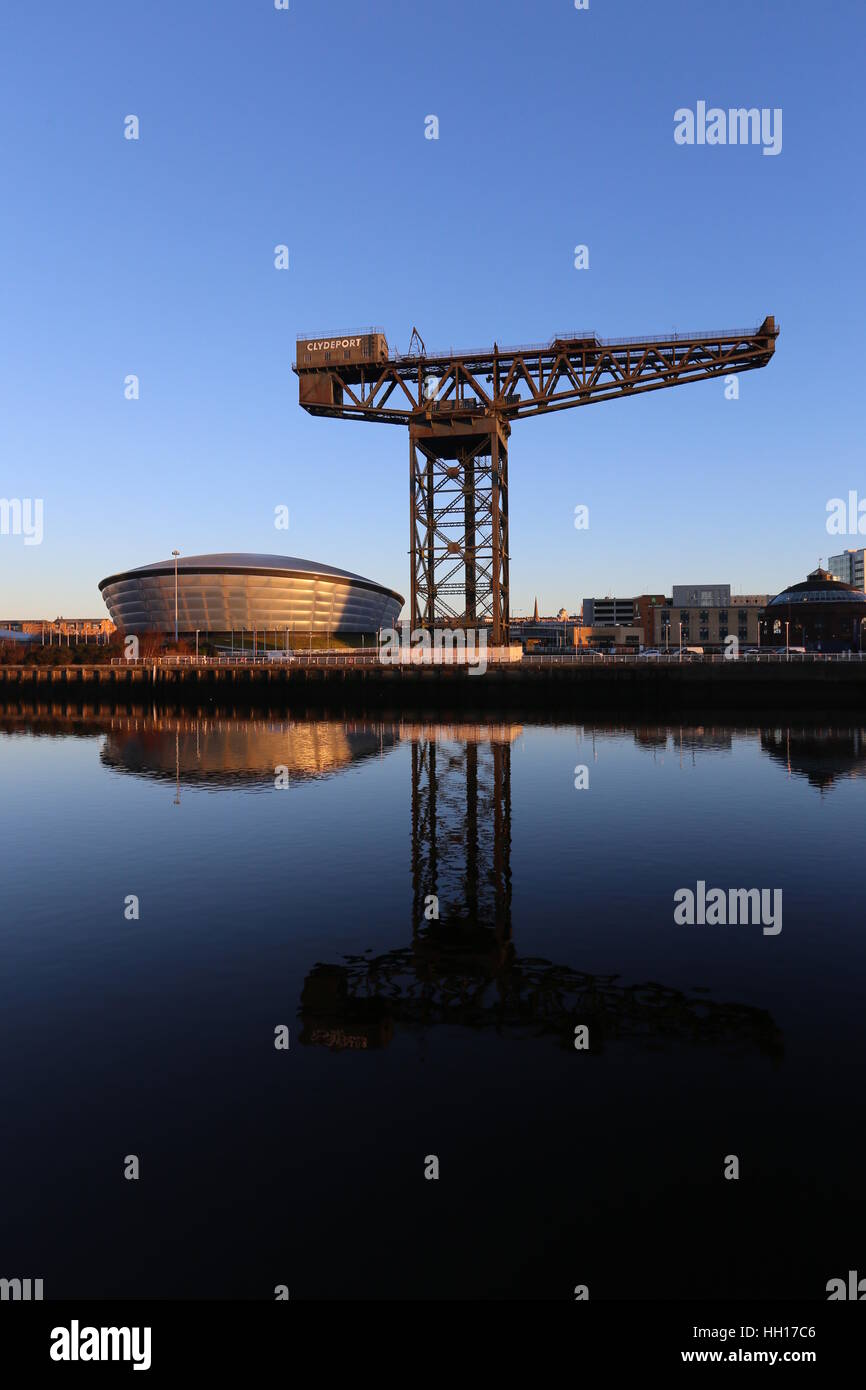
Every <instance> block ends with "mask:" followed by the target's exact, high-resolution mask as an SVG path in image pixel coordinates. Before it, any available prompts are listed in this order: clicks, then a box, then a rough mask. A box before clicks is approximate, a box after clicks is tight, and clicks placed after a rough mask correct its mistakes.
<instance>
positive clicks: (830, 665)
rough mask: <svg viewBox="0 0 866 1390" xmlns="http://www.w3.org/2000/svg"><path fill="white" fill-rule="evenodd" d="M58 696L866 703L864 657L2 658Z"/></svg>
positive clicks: (24, 684) (21, 686) (826, 708)
mask: <svg viewBox="0 0 866 1390" xmlns="http://www.w3.org/2000/svg"><path fill="white" fill-rule="evenodd" d="M54 696H59V697H63V698H67V699H70V698H71V699H73V700H75V701H84V702H86V703H91V702H95V703H98V704H110V703H112V702H114V701H116V702H118V703H126V702H127V701H130V700H131V701H132V702H134V703H137V702H143V703H145V704H147V705H150V704H153V703H157V704H162V703H164V702H169V703H172V704H178V705H181V706H185V707H189V705H196V706H208V705H211V704H214V703H218V704H220V705H222V706H228V707H234V706H238V707H249V706H252V707H260V706H261V705H263V704H264V705H267V706H271V707H281V708H285V709H294V708H297V707H299V706H301V707H304V708H316V707H319V706H323V707H327V708H334V707H335V706H337V707H340V708H341V709H343V710H352V711H355V712H358V711H359V710H361V709H364V710H381V709H383V708H388V709H391V710H399V709H402V708H412V709H415V708H418V707H419V706H424V707H427V708H431V709H439V708H451V709H455V708H459V709H467V710H470V709H471V710H473V711H478V712H481V713H486V712H488V711H490V710H493V709H497V708H499V709H502V708H509V709H511V708H518V709H519V708H527V709H540V708H541V709H544V710H546V711H550V712H554V711H556V712H559V713H563V714H569V713H574V714H580V713H581V712H582V711H583V710H584V709H586V708H595V709H598V708H604V707H606V706H609V705H610V706H614V707H616V708H618V709H626V710H631V711H633V712H637V713H640V712H643V711H646V710H647V709H651V710H653V711H656V712H658V711H662V710H666V709H676V710H682V709H684V708H687V709H689V710H691V711H695V712H703V711H710V710H713V711H716V712H719V711H728V710H731V711H732V710H751V711H754V712H756V713H762V714H765V715H770V716H772V715H774V714H775V713H776V712H778V711H779V710H780V709H787V710H806V709H808V710H809V711H810V712H811V713H813V714H815V715H818V714H819V713H835V712H837V711H840V710H847V711H851V710H857V709H861V708H863V707H864V706H866V662H861V661H858V660H853V661H850V662H848V661H839V660H837V661H821V660H810V661H797V660H791V661H790V662H786V661H784V660H781V661H779V660H776V661H772V662H763V661H762V662H750V661H745V660H743V661H684V662H682V663H680V662H677V661H664V662H654V661H649V660H644V661H641V660H632V661H629V660H616V661H607V662H601V661H599V662H589V661H576V662H562V661H560V662H557V661H556V660H554V661H550V662H545V661H535V660H533V661H523V662H516V663H512V664H503V665H491V666H489V667H488V668H487V670H486V671H485V672H484V673H483V674H481V673H480V672H478V671H477V670H475V671H473V669H472V668H467V667H466V666H460V665H441V666H440V665H430V666H428V665H403V666H390V665H383V664H380V663H373V662H365V663H358V664H354V665H349V664H344V663H341V664H335V665H327V664H322V663H297V664H290V665H282V664H279V665H277V664H260V665H252V664H234V665H231V664H229V665H214V664H203V663H202V664H189V665H175V664H167V663H162V664H153V665H150V664H144V663H139V664H129V665H127V664H118V665H113V666H112V665H104V664H100V665H95V664H94V665H84V664H80V665H78V664H76V665H70V666H60V665H58V666H52V667H44V666H3V667H0V698H2V699H5V700H23V701H28V702H29V701H32V700H34V699H35V700H36V701H37V702H38V701H41V700H45V699H49V700H50V699H52V698H53V697H54Z"/></svg>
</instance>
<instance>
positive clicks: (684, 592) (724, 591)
mask: <svg viewBox="0 0 866 1390" xmlns="http://www.w3.org/2000/svg"><path fill="white" fill-rule="evenodd" d="M730 603H731V586H730V584H675V585H674V588H673V599H672V604H673V607H674V608H729V607H730Z"/></svg>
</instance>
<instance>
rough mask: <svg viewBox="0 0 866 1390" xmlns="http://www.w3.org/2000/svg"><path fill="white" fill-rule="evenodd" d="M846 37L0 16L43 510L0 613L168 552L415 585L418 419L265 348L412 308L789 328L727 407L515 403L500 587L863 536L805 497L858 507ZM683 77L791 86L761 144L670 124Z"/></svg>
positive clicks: (740, 28)
mask: <svg viewBox="0 0 866 1390" xmlns="http://www.w3.org/2000/svg"><path fill="white" fill-rule="evenodd" d="M864 38H866V6H864V5H863V3H862V0H834V3H832V4H829V5H819V4H818V3H814V2H813V0H761V3H755V0H728V2H727V3H726V4H724V5H719V4H711V3H709V2H708V0H707V3H704V2H703V0H663V3H662V2H659V3H653V2H652V0H590V5H589V9H588V10H585V11H578V10H576V9H575V7H574V0H471V3H469V2H468V0H437V3H436V4H426V3H421V2H420V0H411V3H410V0H366V3H364V4H359V3H357V0H291V5H290V9H289V10H288V11H278V10H276V9H275V7H274V3H273V0H147V3H146V4H139V5H124V4H117V3H110V2H109V0H83V3H80V4H69V3H63V0H46V3H40V4H26V3H18V4H17V5H14V6H11V7H8V8H7V9H6V11H5V14H4V19H3V32H2V47H0V79H2V80H0V178H2V199H0V252H2V267H3V274H2V281H0V354H2V360H0V464H2V467H0V496H2V497H6V498H21V499H24V498H34V499H36V498H39V499H42V500H43V505H44V539H43V541H42V544H41V545H32V546H25V545H24V542H23V538H22V537H21V536H12V535H3V536H0V619H2V618H13V617H53V616H55V615H56V614H58V613H62V614H66V615H78V616H90V615H95V614H98V613H101V612H103V611H104V610H103V606H102V601H101V598H100V596H99V593H98V590H97V584H98V581H99V580H100V579H101V578H103V577H104V576H105V575H107V574H110V573H112V572H115V571H117V570H118V569H122V568H126V567H128V566H131V565H136V564H146V563H149V562H151V561H155V560H158V559H162V558H164V557H166V556H167V555H168V554H169V553H170V551H171V550H172V549H173V548H175V547H176V548H178V549H179V550H180V551H181V552H182V553H184V554H187V555H189V554H194V553H200V552H203V551H220V550H250V551H264V552H272V553H273V552H276V553H287V554H295V555H301V556H304V557H307V558H309V559H313V560H318V561H324V562H327V563H331V564H336V565H341V566H344V567H346V568H348V569H352V570H357V571H359V572H360V573H362V574H366V575H369V576H371V577H373V578H376V579H379V580H381V581H382V582H384V583H386V584H389V585H391V586H393V587H395V588H397V589H398V590H399V591H400V592H401V593H404V594H407V593H408V557H407V546H408V441H407V432H406V431H405V430H404V429H395V428H393V427H388V426H385V425H373V424H369V423H366V422H363V423H352V422H346V421H338V420H334V421H331V420H320V419H313V418H310V417H308V416H307V415H306V414H305V413H304V412H302V411H301V410H300V409H299V407H298V402H297V396H298V391H297V378H296V377H295V376H294V375H293V373H292V372H291V362H292V358H293V355H294V341H295V336H296V334H297V333H312V332H323V331H324V332H334V331H341V332H345V331H349V330H354V329H357V328H359V327H363V326H366V325H372V324H379V325H382V326H383V327H384V328H385V330H386V333H387V334H388V337H389V341H390V342H391V343H392V344H393V345H394V346H396V347H397V348H399V349H401V350H405V349H406V348H407V347H408V342H409V335H410V332H411V329H412V326H413V324H417V326H418V328H419V329H420V331H421V333H422V334H423V336H424V338H425V340H426V342H427V344H428V346H429V347H448V346H452V345H453V346H455V347H459V346H464V345H465V346H479V345H482V344H491V345H492V343H493V341H494V339H496V340H497V341H498V342H499V343H500V344H505V343H525V342H538V341H542V340H545V339H547V338H549V337H550V336H552V335H553V334H554V333H555V332H557V331H559V330H562V329H567V328H591V329H594V330H595V331H596V332H598V333H599V335H600V336H602V337H616V336H624V335H627V334H635V335H646V334H653V333H665V332H668V331H669V330H671V329H673V328H676V329H679V330H693V329H717V328H723V327H731V328H739V327H741V326H746V325H749V326H752V325H757V324H758V323H760V321H761V320H762V319H763V318H764V316H765V315H766V314H769V313H772V314H775V316H776V318H777V321H778V322H779V323H780V324H781V336H780V338H779V340H778V344H777V351H776V356H775V359H774V360H773V362H772V363H771V364H770V366H769V367H768V368H767V369H765V370H763V371H759V372H751V373H747V374H744V375H743V376H741V377H740V378H739V385H740V396H739V399H738V400H736V401H732V400H726V399H725V394H724V387H723V384H722V382H721V381H714V382H706V383H702V384H698V385H690V386H685V387H682V388H679V389H675V390H672V391H663V392H656V393H652V394H649V395H647V396H644V397H642V398H638V399H634V400H631V401H616V402H610V403H605V404H596V405H593V406H591V407H590V408H589V409H580V410H573V411H563V412H561V413H558V414H557V415H555V416H552V417H550V418H547V419H535V420H527V421H525V422H522V423H518V424H517V425H516V426H515V428H514V432H513V434H512V438H511V453H510V470H511V580H512V610H513V611H514V612H518V613H519V612H525V611H527V610H529V609H530V608H531V605H532V602H533V599H534V597H535V595H536V594H537V595H538V597H539V602H540V606H541V608H542V611H546V612H554V611H556V610H557V609H558V608H559V607H560V606H561V605H563V604H564V605H566V606H567V607H568V608H569V609H574V608H576V607H577V606H578V604H579V602H580V600H581V599H582V598H583V597H584V596H585V595H590V594H604V593H617V594H632V593H635V592H642V591H650V592H666V593H670V591H671V586H672V585H673V584H675V583H698V582H701V581H705V582H712V583H724V582H730V583H731V584H732V585H733V586H734V587H735V589H736V590H738V591H754V592H765V591H770V592H775V591H777V590H778V589H780V588H781V587H783V586H784V585H785V584H786V583H789V582H791V581H792V580H795V579H798V578H800V577H802V576H803V575H804V574H805V572H806V570H807V569H809V568H811V567H813V566H814V564H815V563H816V562H817V560H818V558H819V556H823V557H824V558H826V557H827V555H829V554H830V553H833V552H835V551H838V550H841V549H844V548H845V546H846V545H856V544H858V543H863V540H862V538H861V540H860V541H859V542H858V539H857V538H856V537H852V538H848V539H845V538H840V537H838V536H828V534H827V531H826V526H825V521H826V504H827V501H828V499H830V498H831V497H835V496H847V493H848V491H849V489H851V488H854V489H859V490H860V492H861V494H862V495H863V496H864V497H866V470H864V467H863V409H864V407H863V399H864V391H863V383H862V379H861V377H860V372H859V357H860V347H861V342H860V333H861V327H862V322H861V320H862V317H863V307H864V293H863V291H864V271H863V229H864V192H863V166H864V143H866V131H864V124H866V123H864V101H863V95H862V63H863V51H864ZM698 101H706V102H707V104H708V106H718V107H722V108H725V109H727V108H729V107H739V106H747V107H751V106H755V107H759V108H769V109H774V108H777V107H778V108H781V109H782V112H783V123H782V149H781V152H780V153H779V154H777V155H764V154H763V152H762V149H761V147H760V146H738V145H725V146H709V145H703V146H699V145H693V146H684V145H678V144H676V143H675V141H674V112H675V111H676V110H677V109H678V108H681V107H690V108H692V109H695V108H696V105H697V102H698ZM128 115H136V116H137V117H138V118H139V121H140V138H139V139H138V140H137V141H136V140H127V139H125V138H124V119H125V117H127V116H128ZM429 115H436V116H437V117H438V120H439V139H438V140H429V139H426V138H425V117H427V116H429ZM278 244H286V245H287V246H288V247H289V252H290V268H289V269H288V270H287V271H279V270H276V269H275V268H274V247H275V246H276V245H278ZM578 244H585V245H587V246H588V248H589V261H590V264H589V269H587V270H576V269H575V268H574V248H575V246H576V245H578ZM132 373H134V374H136V375H137V376H138V377H139V380H140V399H139V400H137V401H135V400H127V399H125V397H124V379H125V378H126V377H127V376H128V375H129V374H132ZM579 503H583V504H585V505H587V506H588V507H589V509H590V527H589V530H588V531H576V530H575V528H574V509H575V506H576V505H577V504H579ZM280 505H285V506H287V507H288V508H289V512H290V518H291V524H290V529H289V530H288V532H286V531H278V530H275V528H274V508H275V507H278V506H280Z"/></svg>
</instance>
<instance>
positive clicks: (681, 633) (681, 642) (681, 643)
mask: <svg viewBox="0 0 866 1390" xmlns="http://www.w3.org/2000/svg"><path fill="white" fill-rule="evenodd" d="M682 659H683V624H682V619H680V661H682Z"/></svg>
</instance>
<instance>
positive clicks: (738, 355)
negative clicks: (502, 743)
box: [293, 316, 779, 646]
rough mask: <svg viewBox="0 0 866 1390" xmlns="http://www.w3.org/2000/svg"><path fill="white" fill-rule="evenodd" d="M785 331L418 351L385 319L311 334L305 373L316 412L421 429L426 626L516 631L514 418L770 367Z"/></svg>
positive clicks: (414, 473)
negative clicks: (511, 547)
mask: <svg viewBox="0 0 866 1390" xmlns="http://www.w3.org/2000/svg"><path fill="white" fill-rule="evenodd" d="M778 336H779V329H778V327H777V325H776V321H775V319H774V318H773V317H772V316H770V317H767V318H765V319H764V321H763V323H762V324H761V325H760V327H758V328H755V329H744V330H735V331H731V332H722V333H675V334H670V335H669V336H668V337H665V338H623V339H608V340H604V339H600V338H598V337H596V335H595V334H594V333H567V334H560V335H559V336H557V337H555V338H553V339H552V340H551V341H550V342H549V343H542V344H534V345H533V346H530V347H516V348H514V347H512V348H505V347H503V348H501V347H499V346H498V345H497V344H496V343H494V345H493V348H492V349H490V348H482V349H478V350H477V351H460V352H454V351H449V352H428V351H427V350H426V348H425V346H424V343H423V340H422V339H421V337H420V334H419V333H418V332H417V329H413V333H412V340H411V342H410V345H409V348H410V350H409V352H407V353H405V354H403V353H396V352H392V351H390V350H389V347H388V342H387V339H386V337H385V333H384V331H383V330H382V329H380V328H371V329H366V330H364V331H363V332H361V333H357V334H353V335H346V336H330V337H325V336H318V337H304V338H299V339H298V344H297V357H296V361H295V362H294V364H293V370H294V371H295V372H296V373H297V375H298V396H299V401H300V404H301V406H302V407H303V408H304V410H307V411H309V413H310V414H311V415H330V416H336V417H339V418H340V419H343V420H375V421H378V422H379V423H383V424H394V425H404V426H406V425H408V427H409V488H410V496H409V550H410V555H411V575H410V594H411V598H410V609H411V619H412V625H413V627H425V628H435V627H464V628H474V627H476V626H479V625H480V624H490V626H491V633H490V638H491V643H492V645H494V646H499V645H500V644H502V643H504V642H507V641H508V623H509V589H508V562H509V552H508V440H509V436H510V434H511V425H512V422H513V421H514V420H522V419H525V418H526V417H528V416H533V415H542V414H550V413H552V412H553V411H555V410H569V409H570V408H571V407H572V406H579V405H591V404H592V403H593V402H594V401H606V400H615V399H617V398H618V397H622V396H637V395H640V394H641V393H642V392H644V391H658V390H661V389H662V388H665V387H670V386H683V385H685V384H686V382H689V381H704V380H706V379H707V378H709V377H717V376H727V375H729V374H730V373H733V372H748V371H752V370H753V369H754V368H756V367H765V366H766V365H767V363H768V362H769V361H770V358H771V357H772V356H773V353H774V351H775V348H776V338H777V337H778Z"/></svg>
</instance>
